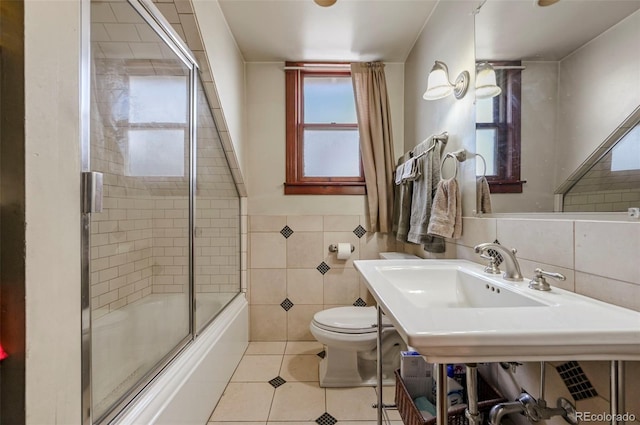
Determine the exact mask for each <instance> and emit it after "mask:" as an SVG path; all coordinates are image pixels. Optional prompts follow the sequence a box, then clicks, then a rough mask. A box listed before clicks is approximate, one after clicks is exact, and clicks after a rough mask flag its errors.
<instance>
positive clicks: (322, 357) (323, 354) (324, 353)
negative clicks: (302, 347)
mask: <svg viewBox="0 0 640 425" xmlns="http://www.w3.org/2000/svg"><path fill="white" fill-rule="evenodd" d="M316 356H318V357H320V358H321V359H324V358H325V357H327V352H326V351H325V350H322V351H320V352H319V353H318V354H316Z"/></svg>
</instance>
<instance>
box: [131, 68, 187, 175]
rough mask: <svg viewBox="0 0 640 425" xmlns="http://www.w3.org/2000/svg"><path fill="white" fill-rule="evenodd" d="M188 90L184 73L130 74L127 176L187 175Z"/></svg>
mask: <svg viewBox="0 0 640 425" xmlns="http://www.w3.org/2000/svg"><path fill="white" fill-rule="evenodd" d="M188 89H189V86H188V81H187V77H183V76H156V75H153V76H130V77H129V115H128V117H129V129H128V130H127V136H128V151H127V155H126V175H128V176H134V177H184V175H185V169H187V167H188V165H187V163H186V162H185V158H186V156H185V149H186V147H187V144H186V143H187V140H186V139H187V129H188V122H187V121H188V117H189V115H188V114H189V109H188V99H187V96H188V93H189V91H188ZM167 99H171V102H167Z"/></svg>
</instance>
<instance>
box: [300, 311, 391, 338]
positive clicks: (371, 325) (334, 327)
mask: <svg viewBox="0 0 640 425" xmlns="http://www.w3.org/2000/svg"><path fill="white" fill-rule="evenodd" d="M377 321H378V318H377V312H376V308H375V307H335V308H330V309H327V310H322V311H319V312H318V313H316V314H315V315H314V316H313V323H314V324H315V325H316V326H318V327H319V328H322V329H326V330H328V331H332V332H340V333H349V334H363V333H372V332H376V328H375V324H376V323H377ZM382 323H383V324H385V325H390V324H391V322H390V321H389V319H387V318H386V317H382Z"/></svg>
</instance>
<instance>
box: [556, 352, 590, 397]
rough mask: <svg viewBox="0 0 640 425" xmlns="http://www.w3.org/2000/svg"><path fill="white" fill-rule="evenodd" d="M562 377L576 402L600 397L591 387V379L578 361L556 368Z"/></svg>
mask: <svg viewBox="0 0 640 425" xmlns="http://www.w3.org/2000/svg"><path fill="white" fill-rule="evenodd" d="M556 370H557V371H558V373H559V374H560V377H561V378H562V380H563V381H564V383H565V385H566V386H567V388H568V389H569V392H570V393H571V397H573V399H574V400H576V401H578V400H584V399H587V398H591V397H595V396H597V395H598V393H597V392H596V389H595V388H594V387H593V385H591V382H590V381H589V378H587V375H585V374H584V371H583V370H582V367H580V364H579V363H578V362H576V361H571V362H568V363H563V364H561V365H559V366H557V367H556Z"/></svg>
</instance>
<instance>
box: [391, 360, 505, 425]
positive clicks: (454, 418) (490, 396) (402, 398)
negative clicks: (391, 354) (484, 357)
mask: <svg viewBox="0 0 640 425" xmlns="http://www.w3.org/2000/svg"><path fill="white" fill-rule="evenodd" d="M395 374H396V405H397V406H398V412H400V416H401V417H402V422H404V424H405V425H434V424H435V423H436V418H435V417H433V418H431V419H429V420H425V419H424V418H423V417H422V414H421V413H420V411H419V410H418V408H417V407H416V405H415V403H414V402H413V400H412V398H411V396H410V395H409V391H407V387H406V386H405V384H404V382H403V381H402V378H401V377H400V370H396V372H395ZM505 401H506V399H505V398H504V397H502V395H500V393H499V392H498V391H497V390H496V389H495V388H493V387H492V386H491V385H490V384H489V383H488V382H487V381H485V380H484V379H483V378H482V376H480V375H479V374H478V410H479V411H480V413H482V416H483V423H484V424H488V416H489V410H491V408H492V407H493V406H494V405H496V404H498V403H502V402H505ZM465 409H466V405H465V406H460V407H457V408H456V407H454V408H451V409H449V416H448V418H447V422H448V424H449V425H468V423H469V421H468V420H467V418H466V417H465V415H464V412H465Z"/></svg>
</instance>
